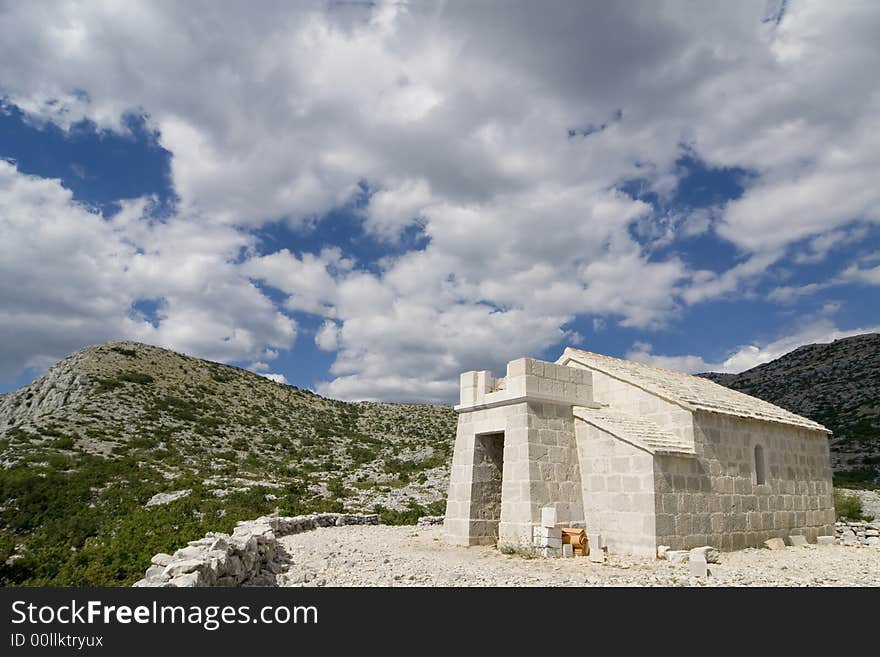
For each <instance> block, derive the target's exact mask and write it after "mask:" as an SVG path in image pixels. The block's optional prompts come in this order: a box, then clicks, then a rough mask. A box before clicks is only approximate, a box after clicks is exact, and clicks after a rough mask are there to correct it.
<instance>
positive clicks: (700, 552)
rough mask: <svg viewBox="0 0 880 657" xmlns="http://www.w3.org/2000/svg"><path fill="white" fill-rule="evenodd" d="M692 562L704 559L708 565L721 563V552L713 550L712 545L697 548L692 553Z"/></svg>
mask: <svg viewBox="0 0 880 657" xmlns="http://www.w3.org/2000/svg"><path fill="white" fill-rule="evenodd" d="M689 558H690V560H691V561H693V560H694V559H702V560H703V561H705V562H706V563H721V552H719V551H718V550H716V549H715V548H713V547H712V546H711V545H704V546H703V547H696V548H693V549H692V550H691V551H690V557H689Z"/></svg>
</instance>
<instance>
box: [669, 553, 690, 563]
mask: <svg viewBox="0 0 880 657" xmlns="http://www.w3.org/2000/svg"><path fill="white" fill-rule="evenodd" d="M689 558H690V552H688V551H687V550H667V551H666V560H667V561H668V562H669V563H687V562H688V559H689Z"/></svg>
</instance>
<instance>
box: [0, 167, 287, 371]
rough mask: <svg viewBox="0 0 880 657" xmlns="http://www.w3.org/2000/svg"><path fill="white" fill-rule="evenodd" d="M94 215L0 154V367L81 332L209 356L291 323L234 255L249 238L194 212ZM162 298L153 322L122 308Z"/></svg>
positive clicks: (269, 341) (32, 358)
mask: <svg viewBox="0 0 880 657" xmlns="http://www.w3.org/2000/svg"><path fill="white" fill-rule="evenodd" d="M148 204H149V202H148V201H147V200H143V199H141V200H137V201H130V202H127V203H125V204H124V205H123V209H122V210H121V211H120V212H119V213H118V214H116V215H115V216H113V217H111V218H110V219H104V218H102V217H101V215H100V214H97V213H95V212H93V211H91V210H89V209H88V208H86V207H84V206H82V205H80V204H78V203H76V202H75V201H73V199H72V196H71V193H70V191H69V190H67V189H65V188H63V187H62V186H61V185H60V183H59V182H58V181H57V180H48V179H42V178H37V177H34V176H27V175H24V174H22V173H20V172H18V171H17V170H16V169H15V167H14V166H13V165H11V164H9V163H8V162H5V161H0V234H2V235H3V239H2V240H0V299H2V300H3V303H2V304H0V376H2V377H4V378H10V377H11V376H13V375H14V374H15V373H16V372H18V371H19V370H20V369H21V368H22V367H26V366H35V367H42V366H45V365H46V364H48V363H50V362H52V361H54V360H57V359H59V358H61V357H63V356H65V355H67V354H68V353H70V352H72V351H74V350H76V349H78V348H80V347H82V346H84V345H88V344H94V343H98V342H103V341H105V340H110V339H119V338H129V339H134V340H143V341H146V342H150V343H153V344H158V345H162V346H166V347H169V348H172V349H176V350H178V351H183V352H186V353H190V354H194V355H197V356H201V357H205V358H211V359H215V360H221V361H226V362H228V361H233V360H245V359H249V358H255V357H261V356H265V348H266V346H270V347H276V348H280V349H287V348H289V347H290V346H291V344H292V343H293V341H294V339H295V337H296V324H295V322H293V320H291V319H290V318H288V317H286V316H284V315H283V314H281V313H279V312H278V311H277V310H276V309H275V308H274V307H273V305H272V303H271V301H270V300H269V299H268V298H266V297H265V296H263V295H262V294H261V293H260V292H259V290H258V289H257V288H256V287H255V286H254V285H253V284H252V283H251V282H250V281H249V280H248V279H247V277H246V276H244V275H243V274H242V272H241V271H240V267H239V266H238V265H236V264H234V261H235V258H236V257H237V254H238V253H239V252H240V251H241V250H242V249H247V248H250V246H251V245H252V238H250V237H248V236H247V235H246V234H243V233H241V232H239V231H236V230H234V229H232V228H228V227H223V226H217V225H213V224H204V223H201V222H199V220H198V219H197V218H194V217H190V218H188V219H186V220H184V219H173V220H169V221H168V222H167V223H161V222H155V221H151V220H149V219H145V218H144V217H143V213H144V210H145V208H146V207H147V206H148ZM156 298H159V299H162V303H161V304H160V307H159V310H158V314H159V317H158V325H157V326H154V325H153V323H151V321H149V319H148V318H145V317H143V316H139V315H138V314H137V313H135V312H134V310H133V308H132V304H134V303H135V302H137V301H138V300H140V299H156Z"/></svg>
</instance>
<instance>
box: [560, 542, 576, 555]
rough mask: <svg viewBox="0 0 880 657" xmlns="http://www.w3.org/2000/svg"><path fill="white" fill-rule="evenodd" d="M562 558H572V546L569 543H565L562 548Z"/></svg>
mask: <svg viewBox="0 0 880 657" xmlns="http://www.w3.org/2000/svg"><path fill="white" fill-rule="evenodd" d="M562 556H563V557H573V556H574V546H572V545H571V543H566V544H565V545H563V546H562Z"/></svg>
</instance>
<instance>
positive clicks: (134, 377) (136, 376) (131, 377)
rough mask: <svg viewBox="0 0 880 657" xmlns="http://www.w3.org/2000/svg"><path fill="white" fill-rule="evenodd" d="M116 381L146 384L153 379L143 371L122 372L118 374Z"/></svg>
mask: <svg viewBox="0 0 880 657" xmlns="http://www.w3.org/2000/svg"><path fill="white" fill-rule="evenodd" d="M116 380H117V381H123V382H125V383H137V384H139V385H147V384H149V383H153V381H154V380H155V379H153V377H151V376H150V375H149V374H144V373H143V372H122V373H121V374H120V375H119V376H117V377H116Z"/></svg>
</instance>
